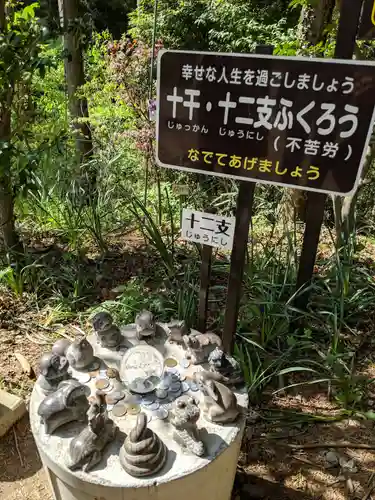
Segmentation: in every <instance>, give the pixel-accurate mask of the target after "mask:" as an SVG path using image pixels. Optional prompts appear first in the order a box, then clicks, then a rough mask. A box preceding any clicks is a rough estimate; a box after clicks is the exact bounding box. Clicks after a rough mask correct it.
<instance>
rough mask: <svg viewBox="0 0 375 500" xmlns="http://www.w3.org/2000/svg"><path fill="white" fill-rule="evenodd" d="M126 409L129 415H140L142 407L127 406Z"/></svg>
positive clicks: (135, 405)
mask: <svg viewBox="0 0 375 500" xmlns="http://www.w3.org/2000/svg"><path fill="white" fill-rule="evenodd" d="M126 409H127V412H128V413H129V415H138V413H139V412H140V411H141V407H140V406H139V405H137V404H127V405H126Z"/></svg>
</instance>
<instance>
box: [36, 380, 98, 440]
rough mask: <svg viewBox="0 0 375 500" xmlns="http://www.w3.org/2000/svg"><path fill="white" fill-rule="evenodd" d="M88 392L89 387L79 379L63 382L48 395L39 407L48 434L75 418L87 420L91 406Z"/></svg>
mask: <svg viewBox="0 0 375 500" xmlns="http://www.w3.org/2000/svg"><path fill="white" fill-rule="evenodd" d="M88 393H89V389H88V388H87V387H86V386H84V385H82V384H80V383H79V382H78V381H77V380H73V379H71V380H66V381H63V382H61V383H60V385H59V387H58V389H57V390H56V391H55V392H54V393H52V394H50V395H49V396H47V397H46V398H45V399H44V400H43V401H42V402H41V403H40V405H39V408H38V415H39V416H40V418H41V421H42V423H43V424H44V430H45V432H46V434H52V433H53V432H54V431H55V430H56V429H57V428H58V427H60V426H62V425H64V424H66V423H68V422H72V421H73V420H78V421H80V422H85V421H86V412H87V410H88V408H89V403H88V400H87V395H88Z"/></svg>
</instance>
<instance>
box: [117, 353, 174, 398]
mask: <svg viewBox="0 0 375 500" xmlns="http://www.w3.org/2000/svg"><path fill="white" fill-rule="evenodd" d="M163 370H164V358H163V356H162V355H161V354H160V352H159V351H158V350H157V349H155V347H151V346H149V345H137V346H135V347H131V348H130V349H128V350H127V351H126V353H125V355H124V357H123V358H122V362H121V367H120V378H121V380H122V382H124V383H125V384H126V385H127V386H128V388H129V389H130V390H132V391H134V392H138V393H141V394H142V393H147V392H150V391H153V390H154V389H155V387H156V386H157V385H158V383H159V381H160V378H161V376H162V374H163Z"/></svg>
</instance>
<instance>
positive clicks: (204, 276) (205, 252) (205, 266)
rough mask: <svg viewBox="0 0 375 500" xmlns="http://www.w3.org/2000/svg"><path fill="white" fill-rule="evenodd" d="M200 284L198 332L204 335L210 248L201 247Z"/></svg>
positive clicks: (210, 258)
mask: <svg viewBox="0 0 375 500" xmlns="http://www.w3.org/2000/svg"><path fill="white" fill-rule="evenodd" d="M201 255H202V263H201V276H200V277H201V284H200V289H199V305H198V330H199V331H200V332H202V333H204V332H205V331H206V329H207V311H208V295H209V291H210V280H211V262H212V247H210V246H208V245H202V252H201Z"/></svg>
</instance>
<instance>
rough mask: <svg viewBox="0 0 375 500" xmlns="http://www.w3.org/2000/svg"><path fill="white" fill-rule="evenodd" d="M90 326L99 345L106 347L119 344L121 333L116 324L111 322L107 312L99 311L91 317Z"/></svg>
mask: <svg viewBox="0 0 375 500" xmlns="http://www.w3.org/2000/svg"><path fill="white" fill-rule="evenodd" d="M92 326H93V328H94V330H95V333H96V336H97V339H98V341H99V342H100V345H101V346H102V347H106V348H108V349H112V348H113V347H117V346H118V345H120V344H121V341H122V335H121V332H120V329H119V327H118V326H116V325H114V324H113V318H112V316H111V315H110V314H109V313H108V312H105V311H104V312H99V313H97V314H95V316H94V317H93V318H92Z"/></svg>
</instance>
